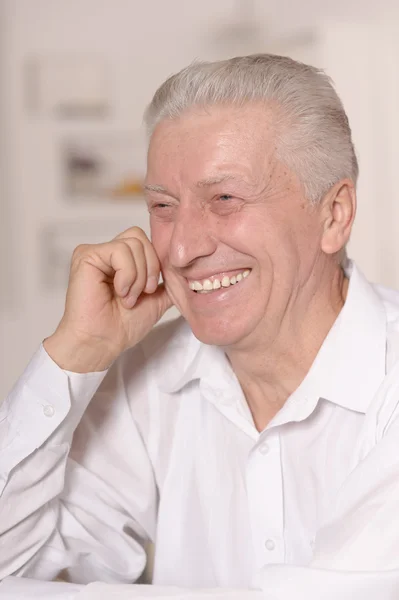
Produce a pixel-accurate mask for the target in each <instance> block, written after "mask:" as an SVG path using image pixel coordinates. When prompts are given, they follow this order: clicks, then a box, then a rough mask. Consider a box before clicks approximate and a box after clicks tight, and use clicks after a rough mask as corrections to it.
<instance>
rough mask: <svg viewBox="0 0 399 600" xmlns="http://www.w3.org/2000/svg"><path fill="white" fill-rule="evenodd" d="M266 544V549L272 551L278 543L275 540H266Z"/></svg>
mask: <svg viewBox="0 0 399 600" xmlns="http://www.w3.org/2000/svg"><path fill="white" fill-rule="evenodd" d="M265 546H266V550H270V551H272V550H274V549H275V547H276V544H275V543H274V542H273V540H266V542H265Z"/></svg>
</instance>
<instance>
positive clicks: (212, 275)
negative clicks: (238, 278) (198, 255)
mask: <svg viewBox="0 0 399 600" xmlns="http://www.w3.org/2000/svg"><path fill="white" fill-rule="evenodd" d="M244 271H252V269H251V268H250V267H242V268H238V269H231V270H229V271H219V272H216V273H215V271H212V273H196V274H195V277H194V276H191V277H186V280H187V282H188V283H193V282H194V281H204V280H205V279H209V280H210V281H212V282H213V281H214V280H215V279H219V280H220V281H221V280H222V279H223V277H226V276H227V277H233V275H237V273H243V272H244Z"/></svg>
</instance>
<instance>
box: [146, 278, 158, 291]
mask: <svg viewBox="0 0 399 600" xmlns="http://www.w3.org/2000/svg"><path fill="white" fill-rule="evenodd" d="M157 287H158V279H157V278H156V277H155V276H154V275H151V276H150V277H149V278H148V279H147V284H146V286H145V291H146V292H149V293H151V292H155V290H156V289H157Z"/></svg>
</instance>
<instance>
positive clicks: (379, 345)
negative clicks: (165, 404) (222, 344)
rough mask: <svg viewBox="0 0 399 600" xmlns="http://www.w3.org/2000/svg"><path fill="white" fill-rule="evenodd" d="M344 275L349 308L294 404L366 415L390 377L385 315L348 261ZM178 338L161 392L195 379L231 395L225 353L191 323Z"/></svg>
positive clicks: (162, 376) (166, 358)
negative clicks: (321, 404)
mask: <svg viewBox="0 0 399 600" xmlns="http://www.w3.org/2000/svg"><path fill="white" fill-rule="evenodd" d="M346 274H347V276H348V277H349V286H348V293H347V298H346V301H345V304H344V306H343V308H342V310H341V312H340V314H339V315H338V317H337V319H336V321H335V323H334V325H333V327H332V328H331V330H330V332H329V333H328V335H327V337H326V339H325V340H324V342H323V345H322V347H321V348H320V350H319V352H318V354H317V356H316V359H315V361H314V363H313V365H312V367H311V369H310V370H309V372H308V374H307V375H306V377H305V379H304V380H303V382H302V383H301V385H300V386H299V387H298V389H297V390H296V391H295V392H294V394H293V395H292V396H291V400H294V397H298V396H300V397H302V398H304V397H305V398H309V399H310V398H312V399H313V401H314V402H315V403H317V401H318V399H319V398H323V399H325V400H328V401H330V402H333V403H335V404H338V405H340V406H343V407H345V408H349V409H351V410H355V411H358V412H362V413H365V412H366V410H367V407H368V406H369V404H370V402H371V400H372V398H373V396H374V394H375V392H376V391H377V389H378V387H379V385H380V384H381V382H382V380H383V379H384V376H385V373H386V313H385V309H384V306H383V304H382V301H381V300H380V298H379V297H378V295H377V293H376V292H375V291H374V289H373V287H372V286H371V284H370V283H368V282H367V280H366V279H365V277H364V276H363V275H362V273H361V272H360V270H359V269H358V268H357V267H356V265H355V264H354V263H353V262H352V261H348V268H347V269H346ZM176 333H177V341H175V342H172V343H171V344H169V345H168V347H167V349H166V355H164V357H163V360H162V366H161V367H160V369H159V371H158V384H159V387H160V389H161V390H162V391H164V392H167V393H173V392H177V391H179V390H181V389H182V388H183V387H185V386H186V385H188V384H189V383H190V382H192V381H193V380H195V379H197V380H203V381H205V382H207V384H209V385H210V386H212V387H213V386H216V387H217V388H218V389H219V392H220V395H221V396H223V393H224V392H225V393H228V390H230V393H231V390H232V387H235V386H236V385H237V382H236V381H235V376H234V373H233V371H232V369H231V367H230V364H229V362H228V360H227V358H226V356H225V354H224V352H223V351H222V350H221V349H220V348H217V347H214V346H206V345H205V344H202V343H201V342H199V341H198V340H197V339H196V338H195V337H194V336H193V335H192V333H191V331H190V329H189V327H188V325H187V324H185V326H184V327H182V328H181V329H180V330H179V331H178V332H176ZM182 336H183V337H184V338H185V342H183V340H182V339H181V337H182ZM187 336H189V341H188V344H187ZM177 365H179V366H178V367H177ZM180 365H182V366H181V367H180ZM290 404H291V402H290Z"/></svg>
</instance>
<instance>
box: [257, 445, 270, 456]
mask: <svg viewBox="0 0 399 600" xmlns="http://www.w3.org/2000/svg"><path fill="white" fill-rule="evenodd" d="M269 450H270V446H269V444H266V443H265V444H262V445H261V446H259V452H260V453H261V454H267V453H268V452H269Z"/></svg>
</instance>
